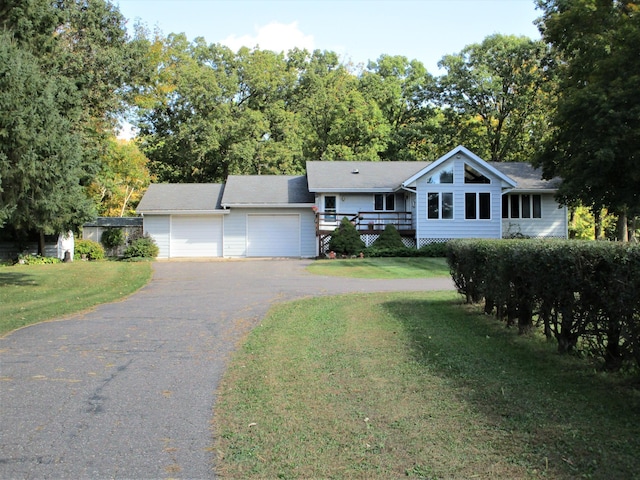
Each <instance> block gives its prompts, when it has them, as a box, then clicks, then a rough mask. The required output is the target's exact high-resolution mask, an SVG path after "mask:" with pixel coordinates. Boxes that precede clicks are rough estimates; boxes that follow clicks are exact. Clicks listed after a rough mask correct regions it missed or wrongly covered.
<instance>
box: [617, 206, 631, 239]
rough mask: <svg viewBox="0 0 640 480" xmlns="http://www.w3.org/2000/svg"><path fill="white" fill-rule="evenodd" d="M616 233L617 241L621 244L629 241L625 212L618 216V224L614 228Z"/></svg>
mask: <svg viewBox="0 0 640 480" xmlns="http://www.w3.org/2000/svg"><path fill="white" fill-rule="evenodd" d="M616 229H617V232H618V240H619V241H621V242H628V241H629V227H628V225H627V212H626V211H624V212H623V213H620V214H619V215H618V224H617V226H616Z"/></svg>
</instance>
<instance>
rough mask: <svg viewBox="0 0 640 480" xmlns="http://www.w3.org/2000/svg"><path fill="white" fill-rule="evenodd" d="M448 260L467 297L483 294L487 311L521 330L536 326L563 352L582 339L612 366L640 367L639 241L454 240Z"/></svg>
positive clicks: (469, 299) (477, 297)
mask: <svg viewBox="0 0 640 480" xmlns="http://www.w3.org/2000/svg"><path fill="white" fill-rule="evenodd" d="M447 259H448V263H449V267H450V269H451V275H452V277H453V281H454V283H455V285H456V287H457V289H458V291H459V292H460V293H461V294H463V295H465V296H466V300H467V302H469V303H471V302H480V301H482V300H484V308H485V312H486V313H493V312H495V314H496V315H497V316H498V317H499V318H501V319H506V321H507V322H508V324H510V325H512V324H515V323H516V322H517V325H518V328H519V331H520V332H521V333H526V332H527V331H529V330H531V329H532V328H534V326H535V325H538V326H540V327H541V328H543V329H544V333H545V335H546V336H547V338H555V339H556V340H557V342H558V351H559V352H561V353H565V352H571V351H573V350H575V349H576V347H577V346H578V345H580V347H581V348H585V349H587V350H588V351H589V352H590V353H592V354H594V355H596V356H598V357H600V358H602V359H603V360H604V362H605V366H606V368H607V369H610V370H617V369H619V368H620V367H621V366H622V365H623V363H624V362H625V361H627V360H631V361H634V360H635V362H636V363H637V365H638V366H640V246H638V245H630V244H623V243H610V242H580V241H562V240H557V241H548V240H546V241H542V240H455V241H451V242H449V243H448V247H447ZM534 320H535V321H536V322H535V325H534Z"/></svg>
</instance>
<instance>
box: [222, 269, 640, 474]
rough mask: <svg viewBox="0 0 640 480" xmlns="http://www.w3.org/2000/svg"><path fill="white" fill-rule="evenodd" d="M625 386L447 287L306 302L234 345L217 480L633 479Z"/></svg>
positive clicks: (636, 407) (631, 412) (639, 407)
mask: <svg viewBox="0 0 640 480" xmlns="http://www.w3.org/2000/svg"><path fill="white" fill-rule="evenodd" d="M327 263H332V262H327ZM332 268H333V267H332ZM637 387H638V385H637V383H636V384H635V385H633V384H631V382H630V381H629V379H624V378H622V377H619V376H616V375H607V374H602V373H599V372H597V371H595V370H594V369H593V367H590V365H589V363H588V362H587V361H585V360H580V359H577V358H574V357H569V356H565V357H561V356H559V355H558V354H556V353H555V345H554V344H552V343H548V342H546V341H545V340H544V339H542V338H534V339H532V338H522V337H518V335H517V333H516V330H515V329H507V328H505V327H504V324H501V323H499V322H498V321H496V320H495V319H493V318H492V317H486V316H484V315H481V314H480V311H479V310H478V309H477V308H476V307H468V306H465V305H462V304H461V303H460V299H459V296H458V295H457V294H455V293H453V292H435V293H431V292H430V293H389V294H375V295H364V294H362V295H345V296H338V297H329V298H327V297H323V298H314V299H308V300H303V301H296V302H292V303H287V304H283V305H279V306H276V307H275V308H273V309H272V310H271V312H270V314H269V315H268V317H267V318H266V319H265V320H264V321H263V323H262V325H261V326H259V327H257V328H256V329H255V330H254V331H253V332H252V333H251V334H250V335H249V337H248V339H247V341H246V343H245V344H244V345H243V347H242V348H241V349H240V350H239V351H238V352H237V354H236V355H235V357H234V360H233V362H232V364H231V366H230V368H229V370H228V372H227V374H226V376H225V377H224V380H223V382H222V384H221V387H220V389H219V391H218V399H217V403H216V411H215V419H214V426H215V431H214V435H215V438H216V442H215V444H214V445H213V446H212V448H213V450H214V451H215V452H216V453H217V456H218V459H217V462H216V469H217V473H218V474H220V475H221V476H222V477H223V478H238V479H240V478H366V479H370V478H380V479H387V478H401V477H408V478H428V479H450V478H465V479H467V478H482V479H487V478H495V479H521V478H554V479H575V478H590V479H611V478H628V479H631V478H639V477H640V474H639V473H638V472H640V455H638V452H640V394H639V391H638V389H637Z"/></svg>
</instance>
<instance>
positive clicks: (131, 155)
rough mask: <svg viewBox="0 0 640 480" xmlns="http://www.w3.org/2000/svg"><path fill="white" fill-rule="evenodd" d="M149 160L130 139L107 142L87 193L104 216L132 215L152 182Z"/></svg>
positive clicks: (99, 212) (113, 139)
mask: <svg viewBox="0 0 640 480" xmlns="http://www.w3.org/2000/svg"><path fill="white" fill-rule="evenodd" d="M147 163H148V159H147V157H145V156H144V154H143V153H142V152H141V151H140V149H139V148H138V145H137V144H136V143H135V142H134V141H133V140H118V139H115V138H112V139H111V140H110V141H109V144H108V149H107V152H106V154H105V155H104V156H103V159H102V162H101V164H100V172H99V173H98V174H97V175H96V177H95V178H94V180H93V182H91V185H89V192H90V194H91V196H92V197H93V198H94V200H95V202H96V204H97V205H98V214H99V215H102V216H105V217H124V216H126V215H133V214H134V213H135V212H134V209H135V207H136V205H137V204H138V202H139V201H140V199H141V198H142V194H143V193H144V190H145V189H146V187H148V186H149V183H151V179H152V177H151V175H150V173H149V169H148V168H147Z"/></svg>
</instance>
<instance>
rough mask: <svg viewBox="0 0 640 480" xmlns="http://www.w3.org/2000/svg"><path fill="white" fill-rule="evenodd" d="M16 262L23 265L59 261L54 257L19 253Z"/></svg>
mask: <svg viewBox="0 0 640 480" xmlns="http://www.w3.org/2000/svg"><path fill="white" fill-rule="evenodd" d="M18 263H20V264H23V265H47V264H53V263H60V259H59V258H56V257H42V256H40V255H31V254H30V253H29V254H27V255H20V256H19V257H18Z"/></svg>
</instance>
